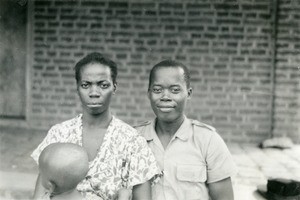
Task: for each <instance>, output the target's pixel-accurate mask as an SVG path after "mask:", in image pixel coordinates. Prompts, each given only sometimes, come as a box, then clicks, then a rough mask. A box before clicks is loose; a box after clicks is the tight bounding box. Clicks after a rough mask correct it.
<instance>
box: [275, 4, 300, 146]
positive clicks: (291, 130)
mask: <svg viewBox="0 0 300 200" xmlns="http://www.w3.org/2000/svg"><path fill="white" fill-rule="evenodd" d="M299 13H300V1H296V0H293V1H279V7H278V31H277V32H278V34H277V64H276V71H275V75H276V82H275V110H274V136H282V135H284V136H290V137H292V138H294V141H295V142H298V143H300V14H299Z"/></svg>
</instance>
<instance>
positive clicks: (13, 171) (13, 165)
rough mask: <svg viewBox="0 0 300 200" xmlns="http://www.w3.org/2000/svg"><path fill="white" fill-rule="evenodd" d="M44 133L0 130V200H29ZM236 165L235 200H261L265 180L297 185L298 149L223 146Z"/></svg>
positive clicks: (23, 130)
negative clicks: (288, 180) (259, 189)
mask: <svg viewBox="0 0 300 200" xmlns="http://www.w3.org/2000/svg"><path fill="white" fill-rule="evenodd" d="M45 135H46V131H45V130H31V129H26V128H10V127H0V153H1V154H0V156H1V157H0V160H1V163H0V199H1V200H5V199H15V200H19V199H30V198H31V197H32V194H33V190H34V185H35V181H36V177H37V173H38V169H37V165H36V164H35V162H34V161H33V160H32V159H31V157H30V154H31V152H32V151H33V149H34V148H35V147H36V146H37V145H38V144H39V143H40V142H41V141H42V139H43V138H44V137H45ZM227 145H228V147H229V149H230V151H231V153H232V155H233V158H234V160H235V162H236V164H237V168H238V173H237V174H236V176H234V177H233V186H234V194H235V199H236V200H264V198H263V197H261V196H260V195H259V194H258V193H257V192H256V188H257V186H258V185H265V184H266V183H267V179H268V178H292V179H296V180H299V181H300V145H295V146H294V147H293V148H291V149H285V150H280V149H274V148H269V149H260V148H258V147H257V144H243V143H239V144H227Z"/></svg>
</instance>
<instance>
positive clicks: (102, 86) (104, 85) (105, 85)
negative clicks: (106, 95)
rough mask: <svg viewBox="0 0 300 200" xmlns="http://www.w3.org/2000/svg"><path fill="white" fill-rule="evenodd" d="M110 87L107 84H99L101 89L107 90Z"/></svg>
mask: <svg viewBox="0 0 300 200" xmlns="http://www.w3.org/2000/svg"><path fill="white" fill-rule="evenodd" d="M109 86H110V84H107V83H102V84H100V87H101V88H102V89H106V88H108V87H109Z"/></svg>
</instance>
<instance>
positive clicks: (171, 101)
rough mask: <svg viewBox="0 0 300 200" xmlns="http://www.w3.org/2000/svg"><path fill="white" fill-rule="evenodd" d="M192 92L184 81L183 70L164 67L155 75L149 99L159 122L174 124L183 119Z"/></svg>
mask: <svg viewBox="0 0 300 200" xmlns="http://www.w3.org/2000/svg"><path fill="white" fill-rule="evenodd" d="M191 92H192V89H191V88H187V85H186V82H185V80H184V71H183V69H181V68H179V67H176V68H174V67H173V68H171V67H162V68H158V69H157V70H156V71H155V73H154V76H153V79H152V81H151V84H150V88H149V91H148V97H149V100H150V103H151V107H152V109H153V111H154V113H155V115H156V116H157V118H158V120H161V121H164V122H173V121H176V120H178V119H181V118H183V115H184V109H185V105H186V101H187V99H188V98H189V97H190V95H191Z"/></svg>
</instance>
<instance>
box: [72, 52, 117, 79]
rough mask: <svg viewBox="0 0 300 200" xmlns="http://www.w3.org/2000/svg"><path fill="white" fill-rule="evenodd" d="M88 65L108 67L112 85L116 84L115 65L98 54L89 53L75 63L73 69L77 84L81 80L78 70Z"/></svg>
mask: <svg viewBox="0 0 300 200" xmlns="http://www.w3.org/2000/svg"><path fill="white" fill-rule="evenodd" d="M90 63H99V64H102V65H105V66H108V67H109V69H110V72H111V78H112V80H113V83H114V84H115V83H117V75H118V68H117V64H116V63H115V62H114V61H112V60H110V59H109V58H107V57H105V56H104V55H102V54H101V53H98V52H93V53H90V54H88V55H86V56H85V57H84V58H82V59H81V60H79V61H78V62H77V63H76V65H75V67H74V69H75V79H76V82H77V83H78V82H79V81H80V79H81V72H80V70H81V69H82V67H84V66H85V65H87V64H90Z"/></svg>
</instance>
